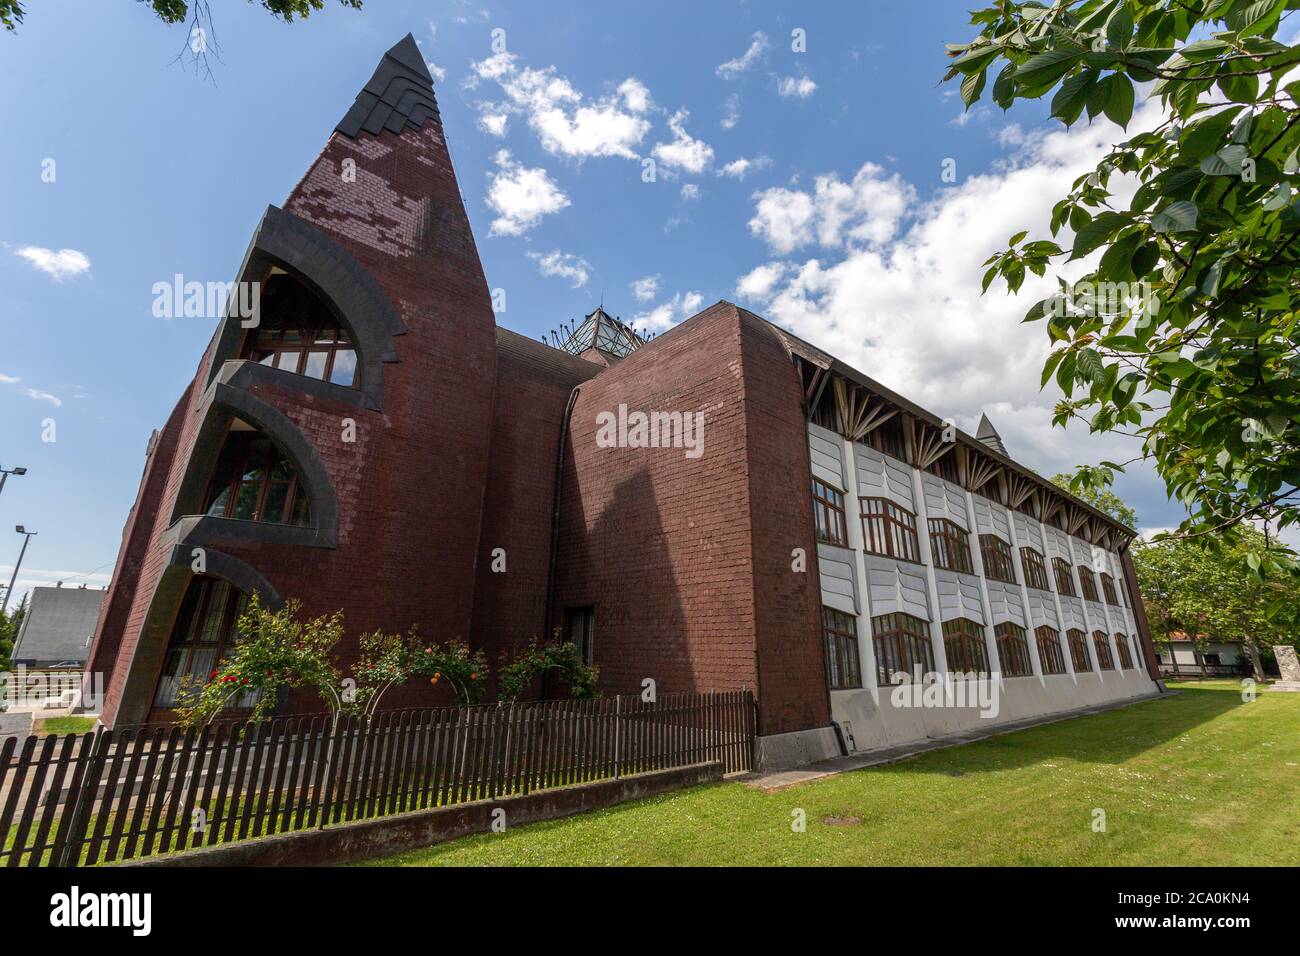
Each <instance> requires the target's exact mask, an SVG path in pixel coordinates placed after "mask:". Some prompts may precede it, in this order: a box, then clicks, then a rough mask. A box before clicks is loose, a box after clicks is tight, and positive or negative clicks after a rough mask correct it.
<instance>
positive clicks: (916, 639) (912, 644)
mask: <svg viewBox="0 0 1300 956" xmlns="http://www.w3.org/2000/svg"><path fill="white" fill-rule="evenodd" d="M871 634H872V639H873V640H874V642H875V644H874V646H875V650H876V683H877V684H879V685H880V686H881V687H884V686H886V685H888V684H891V683H893V678H894V675H895V674H906V675H907V676H909V677H912V678H916V677H917V676H919V675H917V674H916V671H918V670H919V671H920V672H921V675H924V674H929V673H932V672H933V671H934V648H933V647H932V646H931V644H930V625H928V624H927V623H926V622H925V621H923V620H921V619H920V618H919V617H912V615H910V614H881V615H880V616H878V617H873V618H872V619H871Z"/></svg>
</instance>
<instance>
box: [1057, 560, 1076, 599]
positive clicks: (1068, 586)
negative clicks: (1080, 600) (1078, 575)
mask: <svg viewBox="0 0 1300 956" xmlns="http://www.w3.org/2000/svg"><path fill="white" fill-rule="evenodd" d="M1052 573H1053V574H1054V575H1055V576H1056V593H1057V594H1063V595H1065V596H1066V597H1078V596H1079V592H1078V591H1076V590H1075V589H1074V575H1072V574H1071V573H1070V562H1069V561H1066V560H1065V558H1052Z"/></svg>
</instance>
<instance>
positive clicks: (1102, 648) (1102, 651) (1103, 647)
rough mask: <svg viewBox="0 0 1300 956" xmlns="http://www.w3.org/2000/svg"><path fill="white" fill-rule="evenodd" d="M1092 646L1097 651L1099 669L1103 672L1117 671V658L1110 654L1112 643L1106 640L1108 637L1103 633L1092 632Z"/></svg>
mask: <svg viewBox="0 0 1300 956" xmlns="http://www.w3.org/2000/svg"><path fill="white" fill-rule="evenodd" d="M1092 644H1093V647H1094V648H1095V649H1096V651H1097V668H1098V669H1099V670H1103V671H1113V670H1114V669H1115V658H1113V657H1112V656H1111V653H1110V641H1108V640H1106V635H1105V633H1104V632H1102V631H1093V632H1092Z"/></svg>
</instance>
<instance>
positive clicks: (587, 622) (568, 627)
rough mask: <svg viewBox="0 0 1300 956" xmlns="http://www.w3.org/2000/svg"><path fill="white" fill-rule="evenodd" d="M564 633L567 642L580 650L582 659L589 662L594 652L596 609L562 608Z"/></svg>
mask: <svg viewBox="0 0 1300 956" xmlns="http://www.w3.org/2000/svg"><path fill="white" fill-rule="evenodd" d="M564 633H565V634H566V635H567V636H568V640H569V643H570V644H572V645H574V646H575V647H577V648H578V650H580V651H581V652H582V659H583V661H584V662H585V663H587V664H590V663H591V662H592V659H593V657H594V656H595V653H596V609H595V608H594V607H590V606H588V607H570V608H565V609H564Z"/></svg>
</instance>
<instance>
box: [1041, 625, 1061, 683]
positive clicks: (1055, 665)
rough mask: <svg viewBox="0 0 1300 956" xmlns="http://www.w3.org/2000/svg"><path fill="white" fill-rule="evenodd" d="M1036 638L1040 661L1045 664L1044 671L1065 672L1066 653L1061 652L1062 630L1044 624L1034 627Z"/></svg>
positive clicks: (1052, 672)
mask: <svg viewBox="0 0 1300 956" xmlns="http://www.w3.org/2000/svg"><path fill="white" fill-rule="evenodd" d="M1034 638H1035V639H1036V640H1037V642H1038V662H1039V663H1040V664H1042V665H1043V673H1044V674H1064V673H1065V655H1064V654H1062V653H1061V634H1060V632H1059V631H1057V630H1056V628H1054V627H1048V626H1047V625H1046V624H1044V625H1042V626H1041V627H1036V628H1034Z"/></svg>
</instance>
